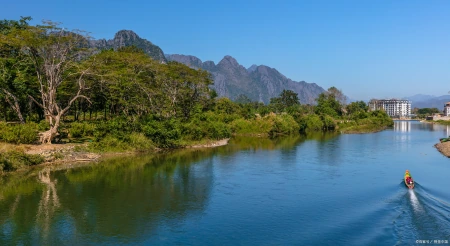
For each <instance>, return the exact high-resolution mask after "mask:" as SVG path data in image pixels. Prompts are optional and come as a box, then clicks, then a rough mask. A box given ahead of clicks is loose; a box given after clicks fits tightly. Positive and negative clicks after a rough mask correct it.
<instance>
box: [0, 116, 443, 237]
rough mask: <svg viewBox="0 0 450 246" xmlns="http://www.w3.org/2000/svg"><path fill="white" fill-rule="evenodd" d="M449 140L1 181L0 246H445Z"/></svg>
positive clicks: (327, 146)
mask: <svg viewBox="0 0 450 246" xmlns="http://www.w3.org/2000/svg"><path fill="white" fill-rule="evenodd" d="M448 135H450V128H449V127H447V126H439V125H432V124H424V123H420V122H415V121H411V122H410V121H399V122H396V123H395V127H394V128H393V129H389V130H385V131H382V132H378V133H372V134H354V135H345V134H344V135H337V134H319V135H313V136H308V137H297V138H283V139H277V140H267V139H258V138H239V139H232V140H230V143H229V145H228V146H223V147H218V148H215V149H203V150H183V151H176V152H173V153H165V154H159V155H152V156H132V157H120V158H115V159H109V160H106V161H104V162H102V163H98V164H93V165H88V166H82V167H76V168H72V169H68V170H51V169H34V170H31V171H29V172H27V173H21V174H20V175H19V174H14V175H9V176H7V177H3V179H2V180H1V187H0V244H1V245H30V244H31V245H67V244H69V245H117V244H130V245H135V244H138V245H416V242H421V241H417V240H431V241H430V243H432V242H435V243H437V244H445V243H446V244H447V245H448V244H450V179H449V174H450V159H449V158H446V157H444V156H443V155H441V154H440V153H439V152H438V151H437V150H436V149H435V148H434V147H433V145H434V144H435V143H436V142H438V139H439V138H440V137H445V136H448ZM406 169H408V170H410V172H411V174H412V176H413V177H414V178H415V180H416V188H415V189H414V190H408V189H406V188H405V186H404V184H403V183H402V182H403V181H402V178H403V174H404V171H405V170H406ZM434 240H439V241H434ZM444 240H447V242H445V241H444Z"/></svg>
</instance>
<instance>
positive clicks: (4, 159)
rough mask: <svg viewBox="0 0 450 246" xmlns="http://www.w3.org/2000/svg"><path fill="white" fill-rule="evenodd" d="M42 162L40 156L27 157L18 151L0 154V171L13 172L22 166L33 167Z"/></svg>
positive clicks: (42, 158)
mask: <svg viewBox="0 0 450 246" xmlns="http://www.w3.org/2000/svg"><path fill="white" fill-rule="evenodd" d="M43 162H44V157H42V156H40V155H29V154H25V153H23V152H20V151H15V150H13V151H8V152H3V153H0V170H1V171H14V170H17V169H19V168H21V167H24V166H34V165H38V164H41V163H43Z"/></svg>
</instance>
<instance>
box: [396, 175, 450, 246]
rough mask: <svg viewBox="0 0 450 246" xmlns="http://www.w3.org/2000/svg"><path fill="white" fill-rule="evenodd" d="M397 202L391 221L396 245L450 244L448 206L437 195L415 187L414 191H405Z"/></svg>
mask: <svg viewBox="0 0 450 246" xmlns="http://www.w3.org/2000/svg"><path fill="white" fill-rule="evenodd" d="M403 187H404V186H403ZM398 202H399V203H398V206H397V208H396V211H397V217H396V218H395V220H394V232H395V235H396V237H397V241H398V242H402V243H406V244H411V243H415V242H416V240H450V239H449V235H450V206H449V204H448V202H446V201H445V199H443V198H442V197H440V196H439V194H435V193H433V192H431V191H428V190H426V189H424V187H422V186H420V185H418V184H417V183H416V186H415V189H410V190H407V191H406V193H404V195H402V196H401V198H400V199H399V201H398Z"/></svg>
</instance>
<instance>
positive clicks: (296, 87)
mask: <svg viewBox="0 0 450 246" xmlns="http://www.w3.org/2000/svg"><path fill="white" fill-rule="evenodd" d="M166 58H167V60H168V61H177V62H180V63H183V64H185V65H187V66H190V67H192V68H202V69H204V70H206V71H208V72H210V73H211V74H212V76H213V79H214V86H213V87H214V89H215V90H216V91H217V94H218V95H219V96H221V97H228V98H230V99H232V100H234V99H236V98H237V97H238V96H239V95H240V94H244V95H246V96H247V97H248V98H250V99H251V100H254V101H260V102H264V103H268V102H269V101H270V98H273V97H277V96H279V95H280V93H281V92H282V91H283V90H292V91H294V92H295V93H297V94H298V97H299V99H300V102H301V103H302V104H314V103H315V99H316V98H317V96H318V95H319V94H320V93H322V92H325V90H324V89H323V88H322V87H320V86H318V85H317V84H315V83H306V82H305V81H300V82H296V81H293V80H291V79H288V78H286V77H285V76H284V75H283V74H281V73H280V72H278V71H277V70H276V69H274V68H271V67H268V66H264V65H260V66H257V65H252V66H251V67H249V68H248V69H246V68H245V67H243V66H242V65H240V64H239V63H238V62H237V61H236V59H234V58H233V57H231V56H225V57H224V58H223V59H222V60H221V61H220V62H219V63H218V64H217V65H215V64H214V62H212V61H205V62H202V61H201V60H200V59H199V58H197V57H195V56H187V55H166Z"/></svg>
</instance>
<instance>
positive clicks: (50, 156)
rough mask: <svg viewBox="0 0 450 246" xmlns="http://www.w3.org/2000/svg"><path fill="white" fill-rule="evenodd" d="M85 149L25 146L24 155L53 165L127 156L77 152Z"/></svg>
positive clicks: (208, 145)
mask: <svg viewBox="0 0 450 246" xmlns="http://www.w3.org/2000/svg"><path fill="white" fill-rule="evenodd" d="M228 140H229V138H227V139H221V140H218V141H208V142H206V143H204V144H196V145H192V146H187V147H186V148H213V147H219V146H223V145H227V144H228ZM77 146H78V147H85V144H42V145H26V146H24V148H25V153H26V154H38V155H41V156H43V157H44V158H45V162H46V164H53V163H68V162H91V161H98V160H99V159H100V158H101V157H102V156H111V155H122V154H129V152H126V153H104V154H98V153H90V152H84V151H78V150H77V149H84V148H77Z"/></svg>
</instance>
